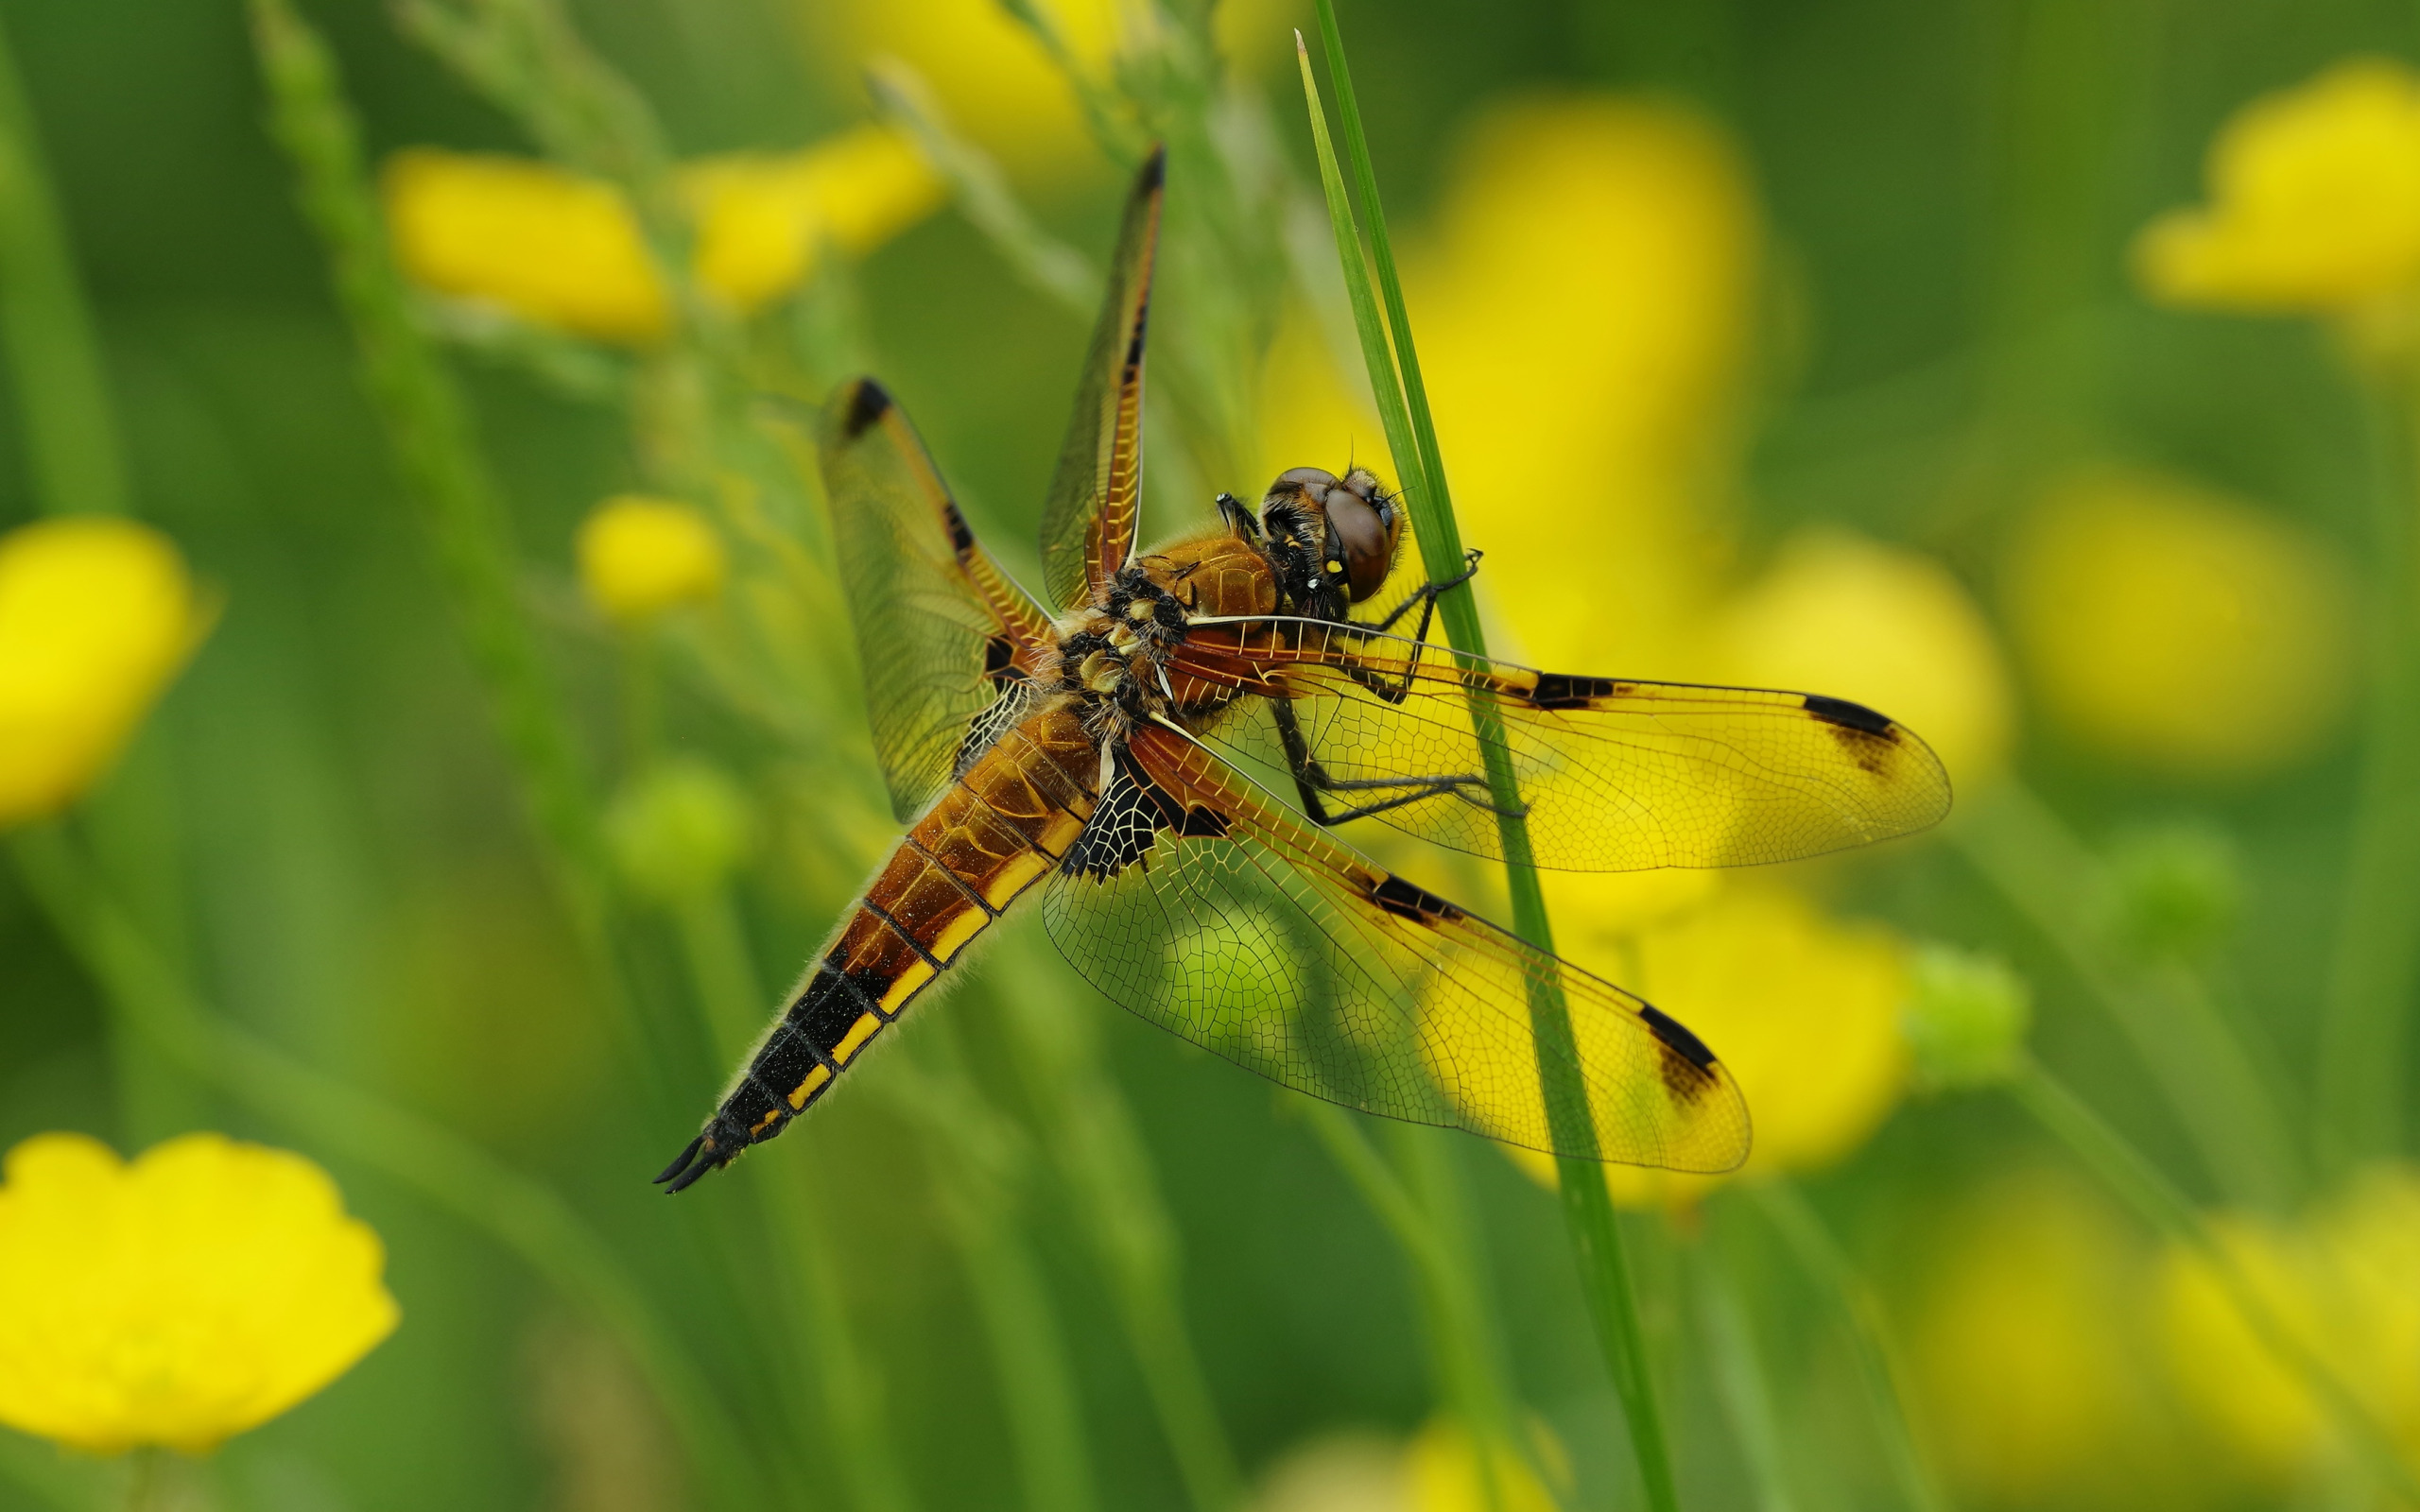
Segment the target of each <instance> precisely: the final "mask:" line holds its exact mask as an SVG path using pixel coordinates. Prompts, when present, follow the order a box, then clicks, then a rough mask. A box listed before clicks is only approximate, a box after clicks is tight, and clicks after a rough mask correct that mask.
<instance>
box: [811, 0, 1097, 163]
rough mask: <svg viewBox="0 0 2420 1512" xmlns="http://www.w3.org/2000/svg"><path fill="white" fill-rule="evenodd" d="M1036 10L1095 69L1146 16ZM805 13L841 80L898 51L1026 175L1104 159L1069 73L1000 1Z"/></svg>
mask: <svg viewBox="0 0 2420 1512" xmlns="http://www.w3.org/2000/svg"><path fill="white" fill-rule="evenodd" d="M1034 9H1036V10H1037V11H1039V12H1040V13H1041V14H1042V15H1044V16H1045V17H1046V18H1048V19H1049V20H1050V21H1051V22H1052V23H1053V25H1054V26H1056V28H1057V30H1058V32H1059V34H1060V36H1061V37H1062V38H1063V40H1064V41H1065V43H1066V44H1067V48H1068V51H1069V52H1070V53H1071V54H1072V55H1073V60H1074V61H1075V63H1076V65H1077V66H1078V67H1079V68H1080V69H1082V70H1083V71H1084V72H1085V73H1086V74H1087V75H1088V76H1090V77H1095V78H1099V77H1105V76H1106V75H1107V73H1108V71H1109V69H1110V68H1111V66H1112V64H1113V63H1114V61H1115V59H1116V57H1117V56H1118V55H1119V54H1120V53H1121V52H1123V51H1127V50H1129V48H1130V46H1131V41H1132V39H1131V36H1130V34H1131V33H1132V30H1133V28H1134V27H1136V26H1140V25H1142V24H1143V23H1142V22H1141V21H1140V20H1139V19H1137V18H1138V16H1139V12H1140V10H1141V8H1139V7H1130V6H1127V5H1125V4H1124V3H1122V0H1055V3H1054V0H1041V3H1039V4H1037V5H1036V6H1035V7H1034ZM804 16H805V19H806V22H807V25H808V26H810V27H812V28H814V31H815V37H814V47H813V57H814V60H815V62H816V63H818V64H819V65H821V67H822V68H823V69H824V71H825V73H826V74H827V76H828V77H829V78H830V80H831V82H832V83H833V84H834V85H835V86H837V87H838V88H841V89H856V87H857V86H858V80H859V77H861V74H862V71H863V69H864V67H865V65H866V63H867V62H868V61H869V60H873V59H874V58H878V57H895V58H899V59H902V60H905V61H906V62H907V63H908V65H909V66H910V67H912V68H914V69H915V70H916V72H917V73H919V74H921V75H923V76H924V77H925V81H926V82H927V83H929V84H931V85H932V87H933V92H934V94H937V95H938V96H939V97H940V99H941V101H942V107H943V108H944V109H945V110H946V111H947V112H949V116H950V120H951V123H952V124H953V125H954V126H956V127H957V128H958V129H960V130H962V131H964V132H965V133H966V135H967V137H968V138H969V139H970V140H971V141H973V142H975V143H977V145H979V146H983V147H984V148H986V149H987V150H989V151H990V152H992V153H994V155H996V156H997V157H998V158H999V159H1000V160H1001V161H1002V162H1003V163H1006V164H1007V165H1008V166H1009V167H1010V168H1011V169H1012V170H1014V171H1015V172H1017V173H1018V174H1019V175H1020V176H1022V177H1026V178H1039V179H1051V178H1058V177H1060V176H1063V175H1064V174H1065V173H1067V172H1068V171H1069V170H1071V169H1076V168H1080V167H1084V166H1088V165H1090V164H1092V163H1096V162H1098V150H1097V149H1096V148H1095V147H1094V146H1093V144H1092V137H1091V133H1090V131H1089V130H1088V129H1086V128H1085V125H1084V118H1083V112H1081V111H1080V109H1078V107H1077V102H1076V94H1075V90H1074V89H1073V88H1072V87H1071V85H1070V83H1069V80H1068V78H1067V76H1066V74H1065V73H1064V71H1063V69H1062V68H1061V67H1060V65H1059V64H1058V63H1056V62H1054V61H1052V60H1051V58H1050V56H1049V54H1048V53H1047V52H1046V51H1045V50H1044V48H1043V46H1042V44H1041V43H1038V42H1037V41H1035V40H1034V36H1033V33H1032V32H1031V31H1029V30H1028V29H1027V28H1026V27H1025V26H1023V25H1022V24H1020V23H1019V22H1017V21H1016V20H1015V19H1014V18H1013V17H1011V15H1010V14H1009V11H1008V8H1007V7H1005V6H1002V5H999V4H997V3H996V0H844V3H842V4H838V5H819V6H810V7H807V8H805V9H804Z"/></svg>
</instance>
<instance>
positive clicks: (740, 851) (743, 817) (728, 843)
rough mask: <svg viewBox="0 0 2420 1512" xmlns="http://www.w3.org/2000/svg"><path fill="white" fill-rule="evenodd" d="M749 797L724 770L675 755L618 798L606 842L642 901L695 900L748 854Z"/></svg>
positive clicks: (607, 824)
mask: <svg viewBox="0 0 2420 1512" xmlns="http://www.w3.org/2000/svg"><path fill="white" fill-rule="evenodd" d="M748 840H749V813H748V798H747V795H746V794H744V793H742V792H741V791H740V790H739V788H738V786H737V784H735V783H734V782H732V780H731V779H730V778H728V777H726V776H724V775H723V774H722V772H721V770H720V769H719V768H717V767H715V766H713V765H709V764H707V763H705V762H702V761H700V760H698V759H697V758H695V757H685V756H683V757H674V758H673V759H671V760H669V761H666V762H664V763H662V764H661V765H657V766H655V767H653V768H651V769H650V770H648V771H647V772H645V773H643V774H641V775H640V776H639V777H638V778H637V779H636V780H634V781H633V782H631V783H630V784H629V785H628V786H626V787H625V788H623V790H622V791H621V792H620V793H619V794H617V795H615V797H614V803H613V806H612V807H611V808H610V809H608V810H607V811H606V814H605V843H606V845H607V847H608V848H609V849H610V850H611V851H613V855H614V864H615V866H617V867H618V868H620V870H621V873H622V878H623V880H624V881H625V882H627V883H629V884H630V886H631V890H632V891H633V892H636V893H638V894H639V895H640V896H642V897H644V898H648V899H650V900H652V901H653V902H659V903H664V904H666V905H670V904H675V903H681V902H688V901H690V900H693V899H695V898H698V897H700V896H701V895H702V894H704V893H705V892H706V891H707V890H709V889H710V888H712V887H713V886H714V885H716V884H717V883H719V882H720V881H722V879H723V878H724V877H726V876H728V875H729V874H730V872H731V869H732V868H734V867H735V866H737V865H738V864H739V863H740V861H741V860H742V859H743V858H745V857H746V855H747V854H748Z"/></svg>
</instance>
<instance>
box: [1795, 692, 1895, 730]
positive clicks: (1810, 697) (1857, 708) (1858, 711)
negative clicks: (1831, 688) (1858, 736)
mask: <svg viewBox="0 0 2420 1512" xmlns="http://www.w3.org/2000/svg"><path fill="white" fill-rule="evenodd" d="M1801 701H1802V702H1803V703H1805V704H1806V712H1807V713H1810V714H1813V715H1814V716H1815V717H1816V718H1818V719H1821V720H1822V721H1824V723H1825V724H1827V725H1838V726H1840V727H1841V729H1843V730H1862V731H1863V732H1865V733H1866V734H1869V735H1887V734H1889V733H1891V730H1892V725H1891V720H1890V717H1889V716H1888V715H1886V714H1883V713H1877V712H1876V711H1875V710H1872V709H1868V708H1867V707H1866V706H1865V705H1863V704H1861V703H1851V702H1849V701H1848V700H1847V699H1846V698H1827V697H1825V696H1824V695H1822V694H1820V693H1810V694H1807V695H1806V696H1804V697H1803V698H1802V699H1801Z"/></svg>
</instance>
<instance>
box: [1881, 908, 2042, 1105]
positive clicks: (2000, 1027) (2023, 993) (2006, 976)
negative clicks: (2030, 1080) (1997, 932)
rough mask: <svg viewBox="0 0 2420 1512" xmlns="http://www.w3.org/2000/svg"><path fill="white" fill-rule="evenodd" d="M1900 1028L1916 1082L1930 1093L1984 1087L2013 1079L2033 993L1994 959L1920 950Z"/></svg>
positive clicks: (1954, 950) (1932, 947) (1930, 947)
mask: <svg viewBox="0 0 2420 1512" xmlns="http://www.w3.org/2000/svg"><path fill="white" fill-rule="evenodd" d="M1909 988H1910V990H1909V998H1908V1003H1907V1006H1906V1007H1904V1008H1903V1009H1901V1010H1900V1021H1899V1022H1900V1027H1901V1029H1902V1031H1903V1032H1904V1033H1905V1034H1906V1035H1907V1038H1908V1051H1909V1054H1910V1057H1912V1058H1913V1059H1914V1061H1915V1072H1916V1081H1917V1083H1918V1084H1919V1085H1920V1086H1923V1087H1925V1088H1926V1089H1927V1090H1929V1091H1956V1090H1959V1089H1962V1088H1971V1087H1988V1086H1991V1085H1992V1084H1994V1083H1996V1082H2000V1081H2005V1080H2007V1079H2008V1078H2009V1077H2010V1076H2011V1075H2013V1074H2014V1073H2015V1071H2016V1067H2017V1062H2018V1060H2019V1058H2020V1057H2022V1056H2023V1055H2024V1053H2025V1034H2026V1030H2027V1029H2028V1028H2029V1027H2030V1026H2031V1022H2032V1019H2033V991H2032V988H2029V987H2028V986H2027V985H2026V983H2025V979H2024V978H2023V977H2020V976H2018V975H2017V974H2016V973H2015V972H2014V971H2011V970H2009V967H2008V963H2007V962H2005V961H2002V960H2000V959H1998V958H1997V956H1990V955H1979V954H1976V953H1974V952H1972V951H1964V950H1960V949H1959V948H1958V947H1956V946H1954V945H1942V944H1927V945H1924V946H1921V947H1919V948H1918V949H1917V950H1916V952H1915V955H1914V960H1913V962H1912V965H1911V967H1910V971H1909Z"/></svg>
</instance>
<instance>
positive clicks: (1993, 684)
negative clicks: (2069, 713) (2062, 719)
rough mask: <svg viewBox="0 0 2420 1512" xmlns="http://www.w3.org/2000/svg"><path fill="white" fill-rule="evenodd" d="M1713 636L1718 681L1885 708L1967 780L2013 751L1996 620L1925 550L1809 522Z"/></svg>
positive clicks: (1967, 784)
mask: <svg viewBox="0 0 2420 1512" xmlns="http://www.w3.org/2000/svg"><path fill="white" fill-rule="evenodd" d="M1711 639H1712V644H1713V647H1714V650H1713V655H1714V657H1715V659H1716V662H1715V664H1714V665H1713V666H1712V667H1711V668H1709V673H1710V675H1711V676H1712V677H1713V678H1714V679H1716V680H1719V681H1723V682H1734V683H1746V684H1749V685H1752V686H1759V687H1777V688H1797V689H1803V690H1806V691H1808V692H1814V693H1826V694H1830V695H1832V696H1834V697H1839V698H1852V699H1855V700H1856V701H1858V703H1862V704H1867V705H1870V706H1871V707H1873V708H1876V709H1879V710H1881V711H1883V712H1884V713H1888V714H1889V715H1891V717H1892V718H1893V719H1897V720H1900V721H1902V722H1904V723H1905V724H1906V725H1907V726H1908V728H1909V729H1910V730H1914V731H1915V732H1916V733H1917V734H1919V735H1921V736H1923V737H1924V739H1925V740H1926V742H1927V744H1929V745H1930V746H1931V747H1932V748H1933V749H1934V750H1935V751H1936V752H1937V753H1939V755H1940V757H1941V759H1942V763H1943V765H1946V766H1947V767H1948V768H1949V775H1950V780H1951V781H1952V782H1954V783H1956V784H1957V785H1959V786H1960V787H1962V788H1970V789H1971V788H1972V787H1973V786H1974V785H1976V784H1977V783H1979V782H1980V781H1981V780H1983V779H1985V778H1987V777H1989V776H1990V775H1991V774H1992V773H1994V772H1995V771H1996V770H1997V768H1998V767H1999V765H2001V763H2002V762H2003V761H2004V760H2005V759H2006V756H2007V751H2008V741H2009V727H2010V725H2011V723H2012V713H2011V704H2012V702H2013V700H2012V698H2011V696H2010V689H2009V678H2008V671H2007V668H2006V666H2005V664H2004V663H2003V662H2002V661H2001V659H2000V653H1999V648H1998V646H1997V644H1995V642H1994V640H1993V637H1992V631H1991V627H1990V626H1989V624H1987V623H1986V622H1985V620H1984V618H1983V613H1982V610H1980V609H1979V608H1978V607H1977V606H1976V604H1975V601H1974V599H1973V598H1972V597H1971V596H1969V595H1968V593H1967V592H1966V590H1965V588H1964V587H1963V586H1962V585H1961V584H1960V583H1959V581H1958V579H1957V578H1956V577H1954V576H1951V574H1950V572H1949V570H1948V569H1947V568H1945V567H1944V566H1943V565H1942V564H1941V563H1940V562H1938V561H1935V560H1934V559H1933V558H1929V557H1927V556H1925V555H1924V554H1922V553H1921V552H1916V551H1911V550H1910V549H1908V548H1907V547H1904V546H1889V545H1884V544H1882V543H1880V542H1878V541H1868V540H1865V539H1863V538H1862V537H1858V536H1854V535H1851V534H1848V533H1847V532H1845V531H1841V530H1836V529H1828V528H1819V529H1813V530H1808V531H1806V532H1804V533H1802V534H1800V535H1799V536H1798V537H1796V538H1795V539H1793V540H1791V541H1789V542H1788V543H1787V544H1786V545H1785V546H1784V547H1783V549H1782V552H1781V554H1780V556H1779V557H1778V558H1776V559H1775V560H1774V562H1773V564H1772V567H1771V568H1770V569H1769V570H1768V571H1767V572H1766V574H1765V576H1763V578H1761V579H1760V580H1759V581H1757V582H1756V583H1755V584H1754V585H1752V586H1750V587H1749V588H1748V589H1747V590H1746V591H1745V592H1743V593H1740V594H1739V595H1738V596H1737V597H1736V598H1734V599H1732V600H1731V601H1730V602H1729V604H1728V605H1727V606H1726V607H1725V608H1724V609H1723V610H1722V612H1721V616H1720V619H1719V620H1718V621H1717V623H1716V629H1715V633H1714V635H1713V637H1712V638H1711Z"/></svg>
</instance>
